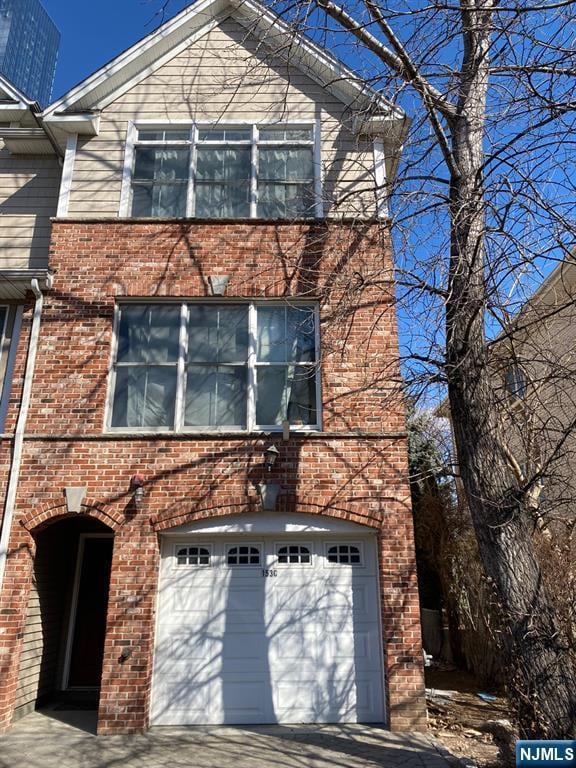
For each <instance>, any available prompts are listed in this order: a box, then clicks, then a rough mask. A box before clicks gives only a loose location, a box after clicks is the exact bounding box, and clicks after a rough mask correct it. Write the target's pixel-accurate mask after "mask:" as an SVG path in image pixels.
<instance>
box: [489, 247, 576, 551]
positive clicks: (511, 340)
mask: <svg viewBox="0 0 576 768" xmlns="http://www.w3.org/2000/svg"><path fill="white" fill-rule="evenodd" d="M575 298H576V262H575V261H574V259H573V258H567V259H566V260H564V261H562V262H560V263H559V264H558V265H557V266H556V267H555V269H554V270H553V271H552V272H551V273H550V274H549V275H548V277H547V278H546V279H545V280H544V281H543V282H542V284H541V285H540V286H539V288H538V289H537V290H536V291H535V292H534V294H533V295H532V296H530V297H529V299H528V300H527V301H526V302H525V304H524V305H523V307H522V308H521V310H520V311H519V312H518V313H517V314H516V315H515V317H514V318H513V319H512V320H511V322H510V323H509V325H508V327H507V328H505V330H504V332H503V333H502V334H501V336H500V338H499V339H498V340H497V342H496V343H495V344H494V345H493V353H492V357H493V361H492V366H493V370H494V377H495V381H496V383H497V385H498V391H499V393H500V407H501V409H502V413H503V415H504V418H505V422H506V434H505V437H504V438H503V440H505V444H506V448H507V450H508V451H509V453H510V455H511V457H512V461H511V477H512V481H513V482H515V483H518V484H519V485H520V486H522V485H524V484H526V483H527V482H530V481H531V480H532V479H533V478H536V479H537V482H536V483H535V484H534V486H533V489H532V498H533V504H534V506H535V508H536V507H538V510H539V514H540V516H541V523H543V524H544V527H546V526H547V525H551V528H550V530H554V529H556V531H557V532H560V531H561V527H560V528H559V527H558V525H557V524H561V523H562V521H565V522H570V521H574V520H575V519H576V479H575V478H576V472H575V470H576V431H575V427H576V398H575V395H574V393H575V388H576V355H575V353H574V320H575V315H574V300H575ZM561 535H562V536H563V537H564V535H565V531H564V533H561Z"/></svg>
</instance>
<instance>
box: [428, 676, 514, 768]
mask: <svg viewBox="0 0 576 768" xmlns="http://www.w3.org/2000/svg"><path fill="white" fill-rule="evenodd" d="M478 694H483V695H482V696H479V695H478ZM492 696H493V697H494V698H492ZM488 697H490V698H488ZM426 703H427V706H428V728H429V729H430V731H431V732H432V734H433V735H434V736H435V737H436V738H437V739H438V741H440V743H441V744H443V745H444V746H445V747H446V749H448V750H449V751H450V752H451V753H452V754H453V755H455V756H456V757H460V758H468V761H469V762H470V763H471V764H473V765H475V766H477V768H508V766H512V767H513V766H514V764H515V760H514V745H515V742H516V739H517V738H518V737H517V733H516V731H515V729H514V726H513V725H512V719H513V716H512V710H511V707H510V704H509V702H508V700H507V698H506V697H505V696H504V695H503V694H502V693H501V692H498V691H494V690H483V689H481V688H479V687H478V684H477V683H476V681H475V679H474V678H473V677H472V676H471V675H469V674H467V673H466V672H461V671H459V670H440V669H432V668H428V669H427V670H426Z"/></svg>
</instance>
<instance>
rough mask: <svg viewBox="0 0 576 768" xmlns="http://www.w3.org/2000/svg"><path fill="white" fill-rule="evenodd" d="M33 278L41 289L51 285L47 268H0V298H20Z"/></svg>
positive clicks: (27, 289) (24, 294) (23, 295)
mask: <svg viewBox="0 0 576 768" xmlns="http://www.w3.org/2000/svg"><path fill="white" fill-rule="evenodd" d="M34 279H36V280H38V283H39V285H40V288H41V289H42V290H47V289H48V288H50V287H51V285H52V279H51V275H50V273H49V272H48V270H47V269H0V299H18V300H22V299H23V298H24V297H25V296H26V294H27V292H28V291H29V290H30V283H31V282H32V280H34Z"/></svg>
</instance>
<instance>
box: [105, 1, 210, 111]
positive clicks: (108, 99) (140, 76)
mask: <svg viewBox="0 0 576 768" xmlns="http://www.w3.org/2000/svg"><path fill="white" fill-rule="evenodd" d="M223 18H225V16H218V17H216V18H214V19H212V21H209V22H208V23H206V24H205V25H204V26H203V27H201V29H199V30H198V31H197V32H195V33H194V34H193V35H190V36H188V37H186V38H185V39H184V40H182V42H181V43H179V44H178V45H177V46H175V47H174V48H170V50H169V51H167V52H166V53H165V54H164V55H163V56H160V58H158V59H156V60H155V61H154V62H153V63H152V64H150V65H149V66H147V67H145V68H144V69H142V70H139V71H138V72H137V73H136V74H135V75H134V77H131V78H130V79H129V80H127V81H126V82H125V83H124V84H123V85H122V86H121V87H120V88H117V89H116V90H115V91H114V92H113V93H110V94H108V96H105V97H104V98H103V99H102V100H101V101H99V102H98V105H97V106H98V109H104V108H105V107H107V106H108V104H111V103H112V102H113V101H115V100H116V99H118V98H120V96H123V95H124V94H125V93H127V92H128V91H129V90H130V89H131V88H134V86H136V85H138V83H139V82H141V81H142V80H144V78H146V77H149V76H150V75H152V74H154V72H156V70H158V69H160V67H162V66H164V64H166V63H167V62H169V61H170V59H173V58H175V57H176V56H178V55H179V54H180V53H182V51H185V50H186V48H188V46H190V45H193V44H194V43H196V42H197V41H198V40H200V39H201V38H202V37H204V35H207V34H208V33H209V32H211V31H212V30H213V29H214V27H216V26H217V25H218V23H219V22H220V21H221V20H222V19H223Z"/></svg>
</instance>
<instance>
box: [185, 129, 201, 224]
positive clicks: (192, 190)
mask: <svg viewBox="0 0 576 768" xmlns="http://www.w3.org/2000/svg"><path fill="white" fill-rule="evenodd" d="M190 137H191V144H190V165H189V168H188V194H187V195H186V215H187V216H189V217H191V216H194V211H195V207H196V155H197V151H198V126H196V125H193V126H192V128H191V129H190Z"/></svg>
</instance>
